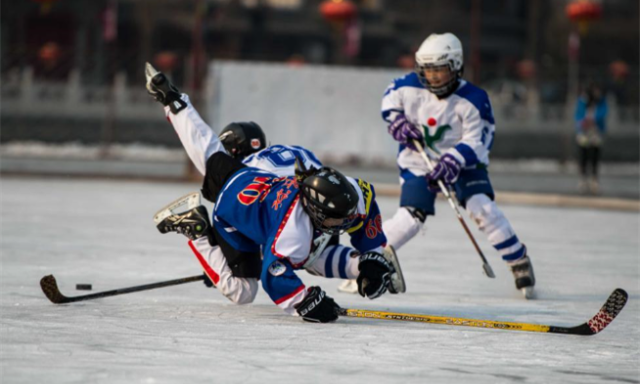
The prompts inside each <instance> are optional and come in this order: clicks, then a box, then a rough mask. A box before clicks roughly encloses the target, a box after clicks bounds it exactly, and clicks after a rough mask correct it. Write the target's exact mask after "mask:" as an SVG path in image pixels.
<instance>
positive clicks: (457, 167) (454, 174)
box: [427, 153, 462, 186]
mask: <svg viewBox="0 0 640 384" xmlns="http://www.w3.org/2000/svg"><path fill="white" fill-rule="evenodd" d="M461 171H462V164H460V162H459V161H458V160H457V159H456V158H455V157H453V155H451V154H448V153H445V154H444V155H443V156H442V157H441V158H440V161H439V162H438V164H436V166H435V167H434V168H433V171H431V173H429V174H427V181H428V182H429V185H435V186H437V185H438V180H442V181H443V182H444V183H445V184H448V185H452V184H455V182H456V181H458V177H459V176H460V172H461Z"/></svg>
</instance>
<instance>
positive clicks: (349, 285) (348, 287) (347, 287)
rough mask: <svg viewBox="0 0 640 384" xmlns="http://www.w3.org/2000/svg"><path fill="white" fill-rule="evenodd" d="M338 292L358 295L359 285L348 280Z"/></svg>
mask: <svg viewBox="0 0 640 384" xmlns="http://www.w3.org/2000/svg"><path fill="white" fill-rule="evenodd" d="M338 292H342V293H352V294H353V293H358V283H356V281H355V280H347V281H345V282H344V283H342V284H341V285H340V286H339V287H338Z"/></svg>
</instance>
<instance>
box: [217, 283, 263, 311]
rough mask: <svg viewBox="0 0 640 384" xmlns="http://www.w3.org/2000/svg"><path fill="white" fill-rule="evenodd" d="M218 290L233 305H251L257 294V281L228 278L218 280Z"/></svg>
mask: <svg viewBox="0 0 640 384" xmlns="http://www.w3.org/2000/svg"><path fill="white" fill-rule="evenodd" d="M218 290H219V291H220V293H222V295H223V296H224V297H226V298H227V299H229V300H230V301H231V302H233V303H235V304H238V305H243V304H251V303H253V300H255V298H256V295H257V293H258V279H253V278H237V277H233V276H229V277H228V278H224V279H221V280H220V283H219V284H218Z"/></svg>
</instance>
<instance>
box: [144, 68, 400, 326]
mask: <svg viewBox="0 0 640 384" xmlns="http://www.w3.org/2000/svg"><path fill="white" fill-rule="evenodd" d="M147 88H148V90H149V92H150V93H151V94H152V95H153V96H154V97H155V98H156V99H157V100H158V101H161V102H162V103H163V104H164V105H165V111H166V115H167V118H168V119H169V120H170V122H171V123H172V125H173V126H174V128H175V129H176V132H177V133H178V136H179V137H180V139H181V141H182V143H183V145H184V147H185V150H186V151H187V154H188V155H189V157H190V158H191V160H192V161H193V163H194V165H195V166H196V168H197V169H198V170H199V171H200V172H201V173H202V174H203V175H205V188H203V194H204V195H205V197H207V198H208V199H209V200H212V201H213V200H215V199H216V196H217V195H218V194H221V195H222V193H221V189H222V188H224V190H225V191H227V195H229V193H231V192H230V191H232V192H237V195H238V199H237V200H239V201H240V205H238V202H237V201H236V200H234V199H231V200H227V203H228V204H226V205H224V206H222V205H219V204H218V205H217V206H216V209H215V211H214V225H213V227H214V232H215V228H216V227H217V226H218V228H223V227H219V225H218V223H217V222H216V220H215V219H216V218H217V217H218V216H219V217H221V218H222V217H223V216H225V217H226V220H227V221H229V220H233V219H237V215H244V214H248V213H247V212H249V211H247V209H249V208H242V206H243V204H244V205H245V206H246V207H250V206H252V205H255V204H254V202H256V198H257V197H256V196H255V194H254V191H255V192H256V193H259V194H262V193H263V192H264V196H263V197H261V198H260V202H262V201H263V200H266V201H269V199H270V198H271V199H274V201H273V205H272V207H273V208H271V209H273V210H274V211H273V212H276V213H273V212H272V213H269V214H267V215H270V216H269V217H270V218H275V219H278V220H280V219H282V218H280V219H279V218H278V217H279V216H277V215H279V214H280V213H277V211H278V208H279V207H278V206H289V207H291V208H290V209H293V210H294V211H295V212H297V211H298V210H299V209H298V208H297V207H298V206H299V205H296V202H297V201H298V200H297V197H296V200H292V199H293V198H294V197H295V196H297V195H298V193H302V194H303V195H304V197H303V199H304V200H301V201H309V203H307V202H305V203H304V210H305V212H307V209H311V210H312V209H313V208H310V206H311V207H315V206H316V205H315V204H316V203H313V201H312V200H313V199H314V196H315V193H316V192H313V191H312V189H313V188H316V187H318V188H322V186H321V185H320V186H318V185H315V184H314V185H313V186H311V188H312V189H311V190H309V189H307V187H306V184H305V183H307V179H308V180H312V179H313V180H314V181H318V182H320V183H322V181H323V180H324V179H323V177H329V179H328V180H333V181H331V183H329V184H332V183H334V181H335V182H336V183H338V185H341V184H340V183H344V182H346V183H348V184H351V186H348V185H347V186H344V187H340V188H347V189H351V190H352V192H345V193H349V194H350V193H355V195H354V196H358V197H357V198H356V201H358V199H359V202H357V203H354V204H356V205H354V209H356V212H357V215H356V216H357V218H356V219H354V220H355V221H353V220H350V221H349V223H354V226H351V227H349V226H347V227H345V228H344V229H345V230H347V232H349V233H350V234H351V237H352V243H353V244H354V246H355V247H356V248H358V251H359V253H358V254H357V255H356V256H359V257H351V256H352V253H353V252H354V251H353V250H352V249H350V248H347V247H343V246H339V245H337V246H334V247H333V248H329V247H328V248H327V249H324V250H323V249H322V248H321V247H323V246H324V245H326V242H324V241H319V240H320V239H322V238H323V237H321V236H317V235H319V233H316V235H314V236H313V240H314V241H313V244H311V243H309V244H307V245H305V244H306V240H305V235H308V234H307V232H305V231H308V229H307V230H303V231H302V232H301V233H300V236H297V235H296V232H297V231H298V229H296V228H297V226H293V227H292V226H291V225H290V224H291V223H292V222H293V223H294V224H295V222H296V221H299V220H302V221H301V222H300V223H301V224H300V225H302V226H303V227H306V226H307V224H305V219H304V218H305V217H307V220H308V216H305V215H304V214H302V216H299V217H300V218H296V219H292V220H289V216H288V215H287V216H285V217H284V220H285V221H283V223H282V224H281V228H280V229H279V230H278V232H277V234H276V236H275V240H274V239H273V238H271V240H268V242H267V244H260V245H263V248H262V251H263V252H264V253H265V257H267V256H268V258H269V263H271V262H273V264H266V265H265V267H262V279H263V287H265V290H266V291H267V293H268V294H269V296H270V297H271V298H272V299H273V300H274V302H276V304H278V305H279V306H280V307H282V308H283V309H285V311H286V312H287V313H291V314H294V315H295V314H300V315H301V316H302V317H303V318H304V319H305V320H310V321H320V322H325V321H332V320H335V317H334V315H332V314H331V313H330V311H331V310H330V307H331V305H333V304H326V305H323V307H324V308H325V310H326V311H329V312H326V311H325V313H324V314H322V315H319V316H315V317H314V315H308V314H307V313H306V311H305V310H304V308H305V306H308V308H309V311H311V312H314V311H312V307H313V305H314V304H313V303H314V300H324V298H326V300H327V301H328V302H330V303H333V300H331V299H330V298H328V297H327V296H326V295H325V294H324V292H322V291H321V290H319V288H318V289H313V292H312V289H309V291H308V292H307V291H301V289H303V288H304V285H302V284H301V283H300V281H299V280H298V279H297V278H295V275H291V274H292V272H291V271H290V268H291V267H293V269H296V268H299V267H301V266H304V267H305V268H306V269H307V270H309V271H310V272H312V273H315V274H319V275H322V276H327V277H333V275H334V274H335V275H336V277H338V276H339V277H341V278H353V277H358V282H359V284H358V286H359V288H360V289H359V291H360V293H361V294H362V295H363V296H367V297H369V298H371V299H373V298H376V297H379V296H380V295H381V294H383V293H384V292H385V291H386V290H387V289H389V290H390V291H391V292H392V293H394V292H396V291H395V287H396V286H397V285H394V284H393V282H392V281H391V280H393V278H394V275H398V273H397V272H396V271H399V265H397V259H396V258H395V254H388V252H386V251H384V250H383V245H384V244H385V243H386V238H385V237H384V234H383V233H382V231H381V230H379V231H377V232H376V233H377V234H376V235H375V236H369V235H370V234H371V233H372V232H371V231H370V229H371V228H369V227H370V226H371V225H374V224H375V223H374V222H373V221H372V220H374V219H376V220H378V221H379V220H380V219H379V217H380V216H379V210H378V208H377V204H376V203H375V200H374V195H375V194H374V192H373V189H371V188H370V185H369V184H368V183H365V182H358V181H357V180H355V179H349V180H348V181H347V179H346V178H344V176H342V175H340V174H339V173H337V172H335V171H333V170H330V169H328V168H326V167H325V168H322V169H323V170H324V169H327V171H324V172H319V173H318V172H316V173H314V172H311V173H309V174H308V175H309V176H308V177H307V179H305V181H304V182H303V183H302V185H301V186H300V187H299V188H300V191H301V192H295V193H294V194H293V195H291V192H294V191H296V190H298V186H296V183H295V181H294V180H292V179H291V178H274V177H276V176H277V175H274V174H273V173H269V172H263V171H260V172H263V173H259V172H258V173H255V171H251V169H254V168H246V166H245V165H242V164H240V163H237V164H238V165H234V163H233V161H229V160H225V158H224V156H227V155H226V153H225V152H228V153H230V154H231V155H232V157H235V158H237V159H242V158H244V156H246V155H247V154H252V156H249V157H248V158H246V159H245V162H246V163H247V164H250V165H252V166H254V167H256V166H258V163H260V161H266V162H268V163H269V164H264V165H263V169H269V170H270V171H274V170H276V168H279V170H280V171H281V172H282V173H284V174H286V173H291V172H292V170H293V165H294V164H295V163H296V159H301V160H303V161H304V162H305V163H306V164H307V166H313V167H314V168H315V167H316V166H317V167H318V168H319V167H320V163H319V161H318V160H317V159H316V158H315V156H314V155H313V154H312V153H311V152H309V151H307V150H305V149H304V148H301V147H286V146H272V147H268V148H265V146H266V143H265V141H266V140H265V138H264V134H263V133H262V130H261V129H260V128H259V126H257V124H255V123H232V124H230V125H229V126H228V127H227V128H225V129H224V130H223V132H222V133H221V135H220V139H218V138H217V137H216V136H215V134H214V133H213V131H212V130H211V128H210V127H208V126H207V125H206V123H204V121H203V120H202V119H201V118H200V116H199V115H198V113H197V112H196V111H195V109H194V108H193V106H192V105H191V104H190V102H189V99H188V97H187V96H186V95H184V94H180V93H179V92H178V91H177V89H175V87H173V86H171V84H170V83H169V82H168V80H167V79H166V77H164V75H162V74H161V73H158V72H157V71H155V70H154V69H153V68H152V67H151V66H150V65H148V67H147ZM169 94H171V95H169ZM183 111H184V112H183ZM255 151H258V152H257V153H252V152H255ZM220 155H224V156H220ZM214 157H216V158H217V159H222V161H221V162H216V161H212V160H215V159H213V158H214ZM228 158H229V157H228V156H227V159H228ZM237 159H236V161H237ZM287 167H288V168H289V171H283V169H284V168H287ZM302 168H305V167H302ZM243 169H248V171H244V170H243ZM212 171H214V172H212ZM247 172H248V173H251V174H252V175H253V174H254V173H255V174H256V175H258V174H260V175H264V177H263V176H260V177H258V178H260V179H262V178H265V180H266V181H264V182H262V181H261V182H259V183H258V184H255V185H254V184H248V185H246V186H245V187H246V188H245V189H240V190H239V191H234V188H238V186H237V185H236V184H238V183H240V182H234V181H233V180H234V179H235V177H236V176H233V175H235V174H238V175H239V176H238V177H240V179H241V180H240V181H242V177H244V176H242V174H243V173H245V174H246V173H247ZM225 173H226V174H225ZM323 174H324V176H323ZM334 174H335V176H331V175H334ZM231 176H233V178H231ZM336 177H337V179H336ZM258 178H256V179H255V180H257V179H258ZM338 180H344V181H338ZM289 181H291V182H289ZM230 185H231V186H230ZM243 185H244V184H242V185H241V187H242V186H243ZM325 187H327V186H325ZM328 187H329V189H331V188H333V187H331V186H328ZM252 188H253V189H252ZM318 190H319V189H318ZM309 191H310V193H311V194H310V195H308V196H307V194H305V193H307V192H309ZM271 192H273V193H271ZM275 192H278V193H277V196H275ZM329 193H331V192H329ZM270 196H271V197H270ZM244 199H246V201H244ZM229 204H231V206H230V205H229ZM317 204H318V205H322V204H321V203H317ZM233 205H235V206H237V207H238V208H233ZM294 207H296V209H294ZM234 209H235V210H234ZM329 209H331V208H329ZM225 211H226V212H225ZM221 212H222V213H221ZM280 212H282V211H280ZM169 213H171V212H169ZM249 213H251V212H249ZM253 213H255V210H254V211H253ZM253 213H252V214H253ZM300 214H301V213H298V215H300ZM307 214H308V215H310V216H311V218H312V219H313V220H316V219H317V218H319V217H323V212H315V213H314V212H313V211H310V212H307ZM234 215H235V217H234ZM274 215H276V216H274ZM331 220H332V219H330V218H329V219H327V218H326V217H325V219H323V220H322V221H320V222H316V221H313V224H314V226H315V227H316V228H322V225H324V223H325V222H331ZM338 221H340V222H341V220H338ZM285 223H287V224H286V225H285ZM358 223H360V224H359V225H358ZM236 224H237V225H236V227H238V228H237V229H236V228H233V227H224V232H221V231H218V232H216V233H215V240H216V242H217V244H212V243H211V241H209V240H210V239H211V236H208V235H207V236H205V233H204V231H205V230H206V229H207V227H211V225H210V224H209V223H208V218H207V213H206V209H204V207H198V209H193V210H190V211H189V212H188V213H187V214H176V215H166V216H165V217H164V218H162V219H161V222H159V226H158V227H159V229H160V230H161V232H169V231H176V232H181V233H184V234H185V235H187V236H188V237H189V238H190V239H191V241H190V242H189V245H190V247H191V248H192V250H193V252H194V253H195V254H196V257H197V258H198V260H199V261H200V263H201V264H202V267H203V269H204V270H205V273H206V274H207V275H208V276H209V277H210V278H211V280H212V281H213V282H214V283H215V284H216V286H217V287H218V289H219V290H220V291H221V292H222V293H223V294H224V295H225V296H226V297H228V298H229V299H230V300H232V301H234V302H236V303H240V304H242V303H249V302H252V301H253V299H254V297H255V294H256V292H257V277H258V276H259V275H260V273H258V274H256V271H255V265H258V266H259V262H258V263H256V258H258V259H259V257H260V250H259V248H257V249H256V248H255V246H256V245H258V244H255V241H251V240H254V239H252V238H247V237H242V236H243V235H244V236H249V237H251V236H252V235H254V234H255V233H256V232H263V233H266V232H268V230H265V229H264V228H263V227H260V225H262V224H260V223H258V222H255V223H248V222H246V221H244V222H242V221H241V222H238V223H236ZM255 225H258V227H255ZM292 225H293V224H292ZM336 225H339V224H336ZM375 225H378V226H379V225H381V223H379V224H375ZM240 227H242V228H240ZM303 227H300V228H301V229H302V228H303ZM276 229H277V227H276ZM365 229H367V232H366V233H367V236H363V234H364V233H365ZM243 230H244V232H243ZM288 231H289V232H291V231H293V232H292V233H286V236H284V235H285V232H288ZM281 232H282V233H281ZM225 233H226V234H225ZM236 233H237V235H236ZM281 235H282V236H281ZM255 237H260V236H259V235H256V236H255ZM298 237H299V238H298ZM289 238H290V240H286V239H289ZM325 238H326V237H325ZM238 239H240V240H241V241H236V240H238ZM294 239H295V240H294ZM243 240H247V241H243ZM309 240H311V239H309ZM270 242H273V243H270ZM214 243H215V242H214ZM269 244H271V246H268V247H267V248H265V247H264V246H265V245H269ZM356 244H357V245H356ZM281 247H284V248H287V247H293V248H292V249H297V250H301V249H305V247H308V251H307V253H306V254H304V257H303V258H302V259H300V257H301V255H300V253H299V251H296V252H295V253H296V255H295V257H294V255H290V256H292V257H291V258H288V257H286V253H285V254H282V250H281ZM221 248H222V250H221ZM267 251H268V252H267ZM374 253H376V254H379V255H380V257H373V256H372V255H373V254H374ZM274 257H276V259H277V258H280V257H284V258H285V259H286V260H287V263H290V265H289V264H287V263H284V262H280V261H279V260H276V261H273V259H274ZM372 257H373V258H375V259H376V260H372V259H371V258H372ZM294 258H295V261H296V262H294V261H293V260H294ZM265 262H266V261H265ZM363 262H366V263H365V264H366V265H365V266H364V267H363V264H362V263H363ZM374 264H375V266H373V265H374ZM394 264H396V266H397V267H398V268H397V269H396V268H395V266H394ZM274 266H275V267H274ZM372 266H373V267H372ZM259 268H260V267H259ZM265 268H268V270H267V269H265ZM363 268H364V269H363ZM372 268H373V270H375V271H373V274H369V272H368V270H372ZM386 268H388V270H387V269H386ZM265 271H268V273H266V274H265ZM385 271H386V272H385ZM283 274H284V276H283V277H282V278H280V276H281V275H283ZM367 274H369V275H370V278H369V279H367V278H366V276H367ZM287 276H289V277H288V278H287ZM292 276H293V277H292ZM400 276H401V275H400ZM265 278H266V279H267V280H268V281H267V282H265V281H264V280H265ZM283 278H285V279H284V280H283ZM274 279H275V280H274ZM272 280H274V281H280V283H278V284H275V283H274V282H273V281H272ZM283 281H284V282H285V283H282V282H283ZM287 281H288V283H287ZM402 283H403V281H402ZM314 288H317V287H314ZM318 311H320V309H318ZM316 312H317V311H316ZM303 313H304V314H305V315H303Z"/></svg>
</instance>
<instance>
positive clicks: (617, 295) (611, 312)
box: [566, 288, 629, 336]
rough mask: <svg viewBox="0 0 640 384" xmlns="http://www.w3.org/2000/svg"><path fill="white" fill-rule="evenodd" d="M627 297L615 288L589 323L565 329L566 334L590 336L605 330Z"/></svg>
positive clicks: (625, 293)
mask: <svg viewBox="0 0 640 384" xmlns="http://www.w3.org/2000/svg"><path fill="white" fill-rule="evenodd" d="M628 299H629V295H628V294H627V292H625V290H624V289H621V288H617V289H616V290H614V291H613V292H612V293H611V295H610V296H609V298H608V299H607V301H606V302H605V303H604V305H603V306H602V308H600V310H599V311H598V313H596V315H595V316H593V317H592V318H591V319H590V320H589V321H587V322H586V323H584V324H581V325H578V326H577V327H573V328H566V330H567V331H568V332H567V333H571V334H574V335H583V336H591V335H595V334H596V333H599V332H600V331H602V330H603V329H605V328H606V327H607V326H608V325H609V324H611V322H612V321H613V319H615V318H616V317H617V316H618V314H620V312H621V311H622V309H623V308H624V306H625V304H627V300H628Z"/></svg>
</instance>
